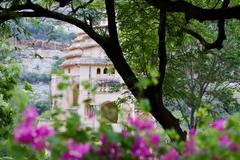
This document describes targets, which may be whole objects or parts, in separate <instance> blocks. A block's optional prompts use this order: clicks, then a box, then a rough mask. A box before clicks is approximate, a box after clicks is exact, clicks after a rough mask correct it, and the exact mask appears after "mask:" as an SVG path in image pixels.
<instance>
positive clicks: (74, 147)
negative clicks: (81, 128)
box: [61, 140, 91, 160]
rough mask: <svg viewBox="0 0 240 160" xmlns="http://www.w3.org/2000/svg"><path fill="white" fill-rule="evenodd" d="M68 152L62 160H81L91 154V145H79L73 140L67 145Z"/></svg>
mask: <svg viewBox="0 0 240 160" xmlns="http://www.w3.org/2000/svg"><path fill="white" fill-rule="evenodd" d="M67 148H68V151H67V152H65V153H64V154H63V155H62V157H61V160H81V159H82V158H83V157H84V155H86V154H87V153H89V152H90V149H91V146H90V144H79V143H76V142H74V141H73V140H69V141H68V143H67Z"/></svg>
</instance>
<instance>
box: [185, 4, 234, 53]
mask: <svg viewBox="0 0 240 160" xmlns="http://www.w3.org/2000/svg"><path fill="white" fill-rule="evenodd" d="M229 3H230V0H224V1H223V5H222V7H221V9H226V8H227V7H228V4H229ZM184 31H185V32H186V33H188V34H190V35H192V36H193V37H195V38H196V39H198V40H199V42H200V43H201V44H202V45H203V46H204V47H205V49H207V50H209V49H213V48H217V49H221V48H223V45H222V43H223V41H224V40H225V39H226V35H225V20H224V19H222V18H221V19H219V20H218V36H217V39H216V40H215V41H214V42H213V43H208V42H207V41H206V40H205V39H204V38H203V37H202V36H201V35H200V34H198V33H197V32H194V31H192V30H190V29H184Z"/></svg>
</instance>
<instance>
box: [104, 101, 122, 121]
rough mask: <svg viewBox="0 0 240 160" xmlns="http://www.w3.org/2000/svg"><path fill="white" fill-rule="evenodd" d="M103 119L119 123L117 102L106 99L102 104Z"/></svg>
mask: <svg viewBox="0 0 240 160" xmlns="http://www.w3.org/2000/svg"><path fill="white" fill-rule="evenodd" d="M101 119H102V120H103V121H105V122H108V123H117V121H118V106H117V105H116V103H115V102H111V101H106V102H104V103H102V104H101Z"/></svg>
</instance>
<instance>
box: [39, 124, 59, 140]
mask: <svg viewBox="0 0 240 160" xmlns="http://www.w3.org/2000/svg"><path fill="white" fill-rule="evenodd" d="M37 135H38V136H41V137H51V136H54V135H55V131H54V129H53V128H49V127H48V126H46V125H41V126H38V127H37Z"/></svg>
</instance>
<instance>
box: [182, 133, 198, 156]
mask: <svg viewBox="0 0 240 160" xmlns="http://www.w3.org/2000/svg"><path fill="white" fill-rule="evenodd" d="M188 135H189V138H188V139H187V140H186V141H185V148H184V154H185V155H189V154H193V153H195V152H196V142H195V136H196V130H195V129H190V130H189V132H188Z"/></svg>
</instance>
